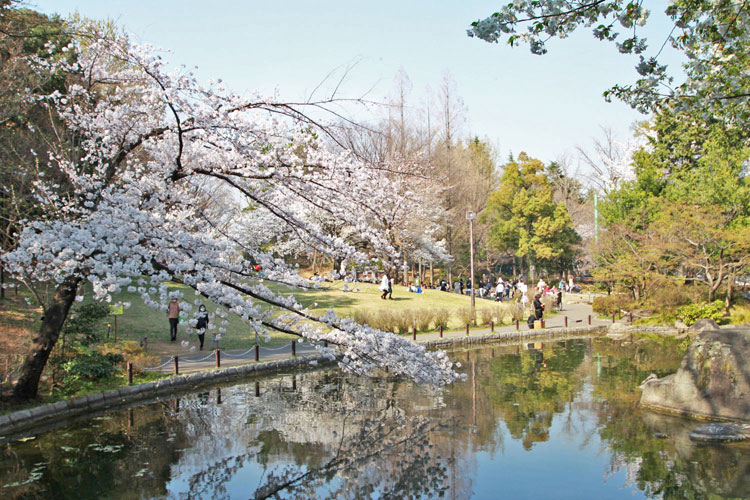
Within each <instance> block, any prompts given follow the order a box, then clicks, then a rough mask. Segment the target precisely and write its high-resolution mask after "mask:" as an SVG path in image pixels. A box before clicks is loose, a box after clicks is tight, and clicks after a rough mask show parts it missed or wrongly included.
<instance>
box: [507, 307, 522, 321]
mask: <svg viewBox="0 0 750 500" xmlns="http://www.w3.org/2000/svg"><path fill="white" fill-rule="evenodd" d="M509 313H510V317H511V319H512V320H513V321H524V320H525V318H524V317H523V316H524V314H523V304H521V303H520V302H513V303H512V304H511V305H510V307H509Z"/></svg>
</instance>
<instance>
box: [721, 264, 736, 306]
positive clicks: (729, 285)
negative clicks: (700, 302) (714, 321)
mask: <svg viewBox="0 0 750 500" xmlns="http://www.w3.org/2000/svg"><path fill="white" fill-rule="evenodd" d="M735 274H736V273H735V272H730V273H729V281H727V299H726V302H725V305H724V309H725V310H726V312H727V314H729V308H730V307H731V306H732V291H733V288H734V277H735Z"/></svg>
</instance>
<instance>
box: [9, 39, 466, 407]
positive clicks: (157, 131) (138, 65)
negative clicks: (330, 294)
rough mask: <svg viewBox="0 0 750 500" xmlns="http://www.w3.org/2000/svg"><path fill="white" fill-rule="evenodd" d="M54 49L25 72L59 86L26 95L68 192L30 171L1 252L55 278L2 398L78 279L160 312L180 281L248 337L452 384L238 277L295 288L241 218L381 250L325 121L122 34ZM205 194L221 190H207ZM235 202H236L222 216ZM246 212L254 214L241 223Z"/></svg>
mask: <svg viewBox="0 0 750 500" xmlns="http://www.w3.org/2000/svg"><path fill="white" fill-rule="evenodd" d="M50 49H52V47H50ZM62 50H63V51H74V53H75V56H76V57H74V58H68V59H67V60H66V61H59V60H58V61H57V62H55V61H51V60H45V59H43V58H39V59H38V60H37V61H36V63H37V68H38V71H40V72H45V71H46V72H58V73H59V72H63V73H64V74H66V75H68V79H67V88H66V92H65V93H60V92H53V93H51V94H47V95H38V96H31V95H30V96H27V98H28V99H35V100H37V101H39V102H40V103H43V104H44V105H46V106H48V107H49V110H50V112H52V113H55V114H57V115H59V117H60V118H61V119H62V120H63V121H64V123H65V124H66V126H67V128H68V130H69V131H70V133H71V135H72V137H73V140H72V141H64V140H60V141H59V142H58V143H57V144H52V146H51V147H50V149H49V151H47V152H45V153H44V154H45V156H47V157H48V158H49V162H50V164H51V165H54V167H55V168H56V169H58V170H59V172H60V173H61V174H62V175H63V177H64V182H65V183H66V184H67V186H66V189H64V190H61V189H60V185H59V183H53V182H51V181H45V179H44V178H42V179H41V180H40V181H39V182H37V183H36V185H35V194H36V196H37V201H38V203H39V205H40V207H41V208H43V213H44V214H45V216H44V217H39V218H36V219H33V220H28V221H26V223H25V224H24V228H23V231H22V232H21V234H20V237H19V240H18V243H17V247H16V248H14V249H2V253H1V254H0V255H2V260H3V262H4V263H5V265H6V266H7V269H8V270H9V271H10V272H12V273H13V274H14V275H15V276H16V277H17V278H18V279H20V280H22V281H23V282H24V283H26V284H27V285H29V287H30V288H31V289H32V290H33V289H34V285H35V284H38V283H54V284H55V286H56V288H55V292H54V294H53V295H52V296H51V297H50V298H49V299H46V298H44V297H42V296H41V295H39V296H38V299H39V302H40V303H41V304H42V307H43V311H44V318H43V321H42V324H41V327H40V330H39V334H38V336H37V337H36V338H35V339H34V340H33V342H32V345H31V348H30V352H29V355H28V356H27V358H26V360H25V363H24V365H23V368H22V371H21V375H20V378H19V380H18V382H17V384H16V385H15V387H14V390H13V393H14V396H15V397H16V398H19V399H28V398H32V397H34V396H35V395H36V391H37V386H38V383H39V379H40V376H41V373H42V371H43V369H44V366H45V363H46V361H47V358H48V356H49V354H50V351H51V350H52V348H53V347H54V345H55V343H56V341H57V339H58V336H59V334H60V330H61V328H62V325H63V323H64V322H65V319H66V317H67V314H68V311H69V309H70V307H71V305H72V304H73V303H74V301H75V300H81V299H82V296H81V291H80V290H81V286H82V285H83V284H84V283H86V288H87V289H90V290H92V294H93V298H94V299H96V300H104V301H109V300H111V296H112V294H115V293H117V292H120V291H122V290H124V289H128V290H129V291H131V292H138V293H140V296H141V298H142V300H143V301H144V302H145V303H146V304H147V305H149V306H151V307H153V308H156V309H162V310H164V309H165V307H166V302H167V300H168V293H167V287H166V284H165V282H167V281H176V282H180V283H184V284H185V285H188V286H190V287H192V288H194V289H195V290H196V291H197V292H199V293H200V294H202V295H203V296H204V297H206V298H207V299H209V300H211V301H212V302H213V303H215V304H217V305H221V306H224V307H226V308H228V309H229V311H230V312H232V313H234V314H236V315H238V316H240V317H241V318H243V319H244V320H245V321H247V322H250V323H252V324H253V325H254V326H255V327H256V328H258V329H260V330H267V329H275V330H278V331H281V332H286V333H289V334H293V335H297V336H300V337H304V338H305V339H309V340H312V341H320V340H325V341H327V342H328V343H329V344H332V345H333V346H335V347H336V349H335V350H334V349H333V348H320V350H321V352H322V353H323V354H325V355H326V356H328V357H329V358H331V359H336V360H338V362H339V364H340V365H341V366H342V367H343V368H345V369H347V370H350V371H352V372H356V373H360V374H369V373H372V372H373V371H374V370H377V369H386V370H388V371H389V372H391V373H393V374H396V375H404V376H407V377H410V378H412V379H414V380H417V381H420V382H425V383H430V384H436V385H444V384H448V383H450V382H452V381H453V380H455V379H456V378H457V377H459V374H458V373H457V372H456V371H455V369H454V366H453V364H452V363H451V362H450V361H449V360H448V358H447V356H446V355H445V353H443V352H427V351H426V350H425V349H424V348H423V347H421V346H418V345H416V344H414V343H411V342H409V341H408V340H405V339H402V338H400V337H397V336H395V335H392V334H388V333H384V332H380V331H377V330H374V329H372V328H369V327H367V326H362V325H358V324H356V323H354V322H353V321H352V320H349V319H339V318H338V317H336V315H335V314H334V313H333V311H329V312H328V313H327V314H325V315H324V316H323V317H316V316H314V315H312V314H310V313H309V312H308V311H306V310H304V309H303V308H302V307H301V306H300V305H299V304H298V303H297V301H296V300H295V298H294V297H293V296H292V295H286V296H284V295H281V294H278V293H276V292H274V291H273V290H271V289H270V288H269V287H268V286H266V284H265V283H264V282H262V281H260V280H257V277H256V276H253V274H252V273H251V272H250V271H249V264H260V265H261V266H262V267H263V268H264V271H265V276H266V277H267V278H268V279H271V280H275V281H279V282H282V283H287V284H290V285H296V286H302V285H304V282H303V281H302V280H301V279H300V278H299V276H297V274H296V273H295V272H294V269H292V268H291V267H290V266H288V265H286V264H285V263H284V262H283V261H282V260H280V259H278V258H275V257H274V255H272V254H269V253H267V252H265V251H263V250H262V249H261V246H260V245H258V244H256V243H257V242H256V241H252V240H249V239H248V238H246V237H245V234H246V231H247V230H248V225H249V227H251V228H253V229H254V231H255V232H256V233H257V232H259V231H260V230H262V229H261V228H266V229H268V230H270V231H274V230H276V228H283V229H284V230H285V231H290V232H292V233H294V234H295V235H297V237H298V238H299V239H300V240H304V241H305V242H306V243H307V244H308V245H309V246H311V247H314V248H317V249H318V250H320V251H323V252H326V253H329V254H332V255H338V256H340V257H345V258H348V259H365V258H366V256H364V255H360V254H358V252H356V251H355V250H354V249H353V248H352V247H351V245H349V244H348V243H347V242H346V241H344V240H343V239H342V238H338V237H334V236H331V235H328V234H326V233H325V232H324V231H321V228H320V227H319V226H318V225H316V224H315V223H314V222H313V221H312V220H311V219H310V218H309V217H307V214H308V213H309V212H310V211H311V210H313V209H314V210H319V211H323V212H325V213H327V214H329V215H330V216H332V217H335V218H338V219H340V220H342V221H344V222H345V223H346V224H347V225H349V226H351V227H352V228H356V230H357V231H358V232H359V233H360V234H361V235H362V237H364V238H367V239H368V240H370V241H372V242H373V245H374V246H375V247H376V248H382V249H385V250H387V249H388V246H389V245H388V243H387V241H384V240H383V238H382V235H380V234H378V232H377V231H375V230H373V228H372V226H371V225H370V224H369V220H368V217H367V216H366V215H365V214H367V213H368V212H371V211H372V207H373V206H378V205H379V204H380V203H381V202H382V196H381V194H380V193H381V192H386V191H387V190H386V189H377V188H373V186H375V187H380V186H387V176H383V175H381V171H380V169H379V168H378V167H376V166H372V165H368V164H366V163H363V162H362V161H360V160H359V159H357V158H356V157H355V156H353V155H352V154H350V153H349V152H347V151H346V150H344V149H343V148H339V149H333V148H330V147H326V144H324V141H322V140H321V137H323V136H325V134H326V129H325V128H324V127H322V126H321V125H320V122H319V121H318V119H316V118H313V117H311V116H310V115H308V114H306V113H304V112H303V111H302V110H303V109H304V108H303V107H302V106H296V105H294V104H289V103H280V102H276V101H273V100H268V99H263V98H261V97H260V96H253V97H251V98H246V97H240V96H237V95H235V94H232V93H230V92H227V91H225V90H224V89H223V88H222V87H221V82H220V81H216V82H209V84H208V85H202V84H200V83H199V82H198V81H197V80H196V78H195V77H194V76H193V75H192V74H191V73H190V72H187V71H185V70H180V71H170V70H169V69H168V67H167V65H166V63H165V61H164V60H163V59H162V58H161V56H160V55H158V54H157V53H156V52H155V51H153V50H152V49H150V48H149V47H143V46H137V45H135V44H133V43H131V42H130V41H129V40H128V39H125V38H121V37H105V36H102V35H98V36H97V35H96V34H92V35H91V36H88V37H86V38H85V40H84V42H81V40H80V39H79V41H78V43H76V44H73V45H71V46H69V47H64V48H63V49H62ZM70 60H73V61H74V62H69V61H70ZM326 104H327V103H325V102H319V103H314V105H313V106H314V107H315V108H317V109H324V108H325V107H326ZM216 189H222V190H225V192H226V193H229V196H213V197H212V196H211V192H212V191H213V190H216ZM237 200H239V201H237ZM243 204H244V205H246V206H247V207H250V210H238V209H237V208H238V206H239V207H241V206H242V205H243ZM261 212H262V214H263V215H262V216H260V217H255V219H254V220H253V218H250V217H243V215H245V214H246V213H255V215H257V214H260V213H261ZM258 224H263V226H259V225H258ZM269 305H270V306H272V307H268V306H269ZM182 306H183V308H184V309H188V310H190V309H191V305H190V304H188V303H184V302H183V304H182ZM278 311H282V312H284V314H282V315H279V314H278Z"/></svg>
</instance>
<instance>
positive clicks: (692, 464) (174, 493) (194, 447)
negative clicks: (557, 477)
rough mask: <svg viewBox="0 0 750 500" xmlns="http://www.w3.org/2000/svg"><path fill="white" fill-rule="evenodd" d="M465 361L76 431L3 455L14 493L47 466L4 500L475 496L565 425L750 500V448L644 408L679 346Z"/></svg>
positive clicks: (692, 493)
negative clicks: (648, 385)
mask: <svg viewBox="0 0 750 500" xmlns="http://www.w3.org/2000/svg"><path fill="white" fill-rule="evenodd" d="M453 356H454V357H455V358H456V359H457V360H458V361H460V362H461V363H462V365H463V368H462V370H463V371H464V372H465V373H466V374H467V379H466V380H465V381H463V382H460V383H456V384H454V385H453V386H451V387H450V388H449V389H448V390H447V391H445V392H435V391H433V390H431V389H429V388H427V387H421V386H416V385H414V384H411V383H405V382H401V381H397V380H396V381H394V380H392V379H377V378H375V379H359V378H355V377H348V376H343V375H341V374H340V373H338V372H337V371H335V370H329V371H321V372H317V373H312V374H304V375H297V376H296V377H295V376H291V375H289V376H280V377H275V378H273V379H264V380H259V381H257V382H250V383H247V384H244V385H235V386H232V387H226V388H221V389H217V388H211V389H210V390H205V391H203V392H200V393H198V394H195V395H190V396H186V397H183V398H181V399H180V400H179V402H178V401H176V400H173V401H168V402H162V403H155V404H152V405H149V406H144V407H139V408H134V409H132V410H126V411H122V412H116V413H112V414H110V415H107V416H105V417H102V418H97V419H94V420H92V421H90V422H88V423H86V424H74V425H72V426H70V427H68V428H66V429H64V430H60V431H56V432H52V433H48V434H44V435H41V436H39V437H37V438H36V439H34V440H31V441H28V442H25V443H12V444H10V445H7V446H6V447H4V448H3V449H2V451H0V461H1V462H2V463H1V464H0V466H1V467H0V476H2V478H3V481H2V483H3V484H8V483H14V482H22V481H24V480H26V479H27V478H29V477H32V478H34V477H35V476H34V472H35V471H36V468H37V467H41V468H42V469H41V476H40V477H38V479H37V480H36V481H35V482H31V483H29V484H26V485H22V486H17V487H14V488H8V489H2V490H0V493H1V494H2V495H3V498H5V497H6V496H8V497H10V498H39V497H59V498H70V497H73V498H81V499H83V498H89V497H94V498H102V497H106V498H152V497H180V496H187V497H190V498H230V497H232V498H234V497H241V498H247V497H252V496H253V495H255V496H256V497H258V498H267V497H270V498H273V496H272V495H273V494H274V492H278V496H279V497H281V498H326V497H327V498H343V499H347V498H352V499H353V498H409V497H418V496H420V495H421V496H423V497H436V496H438V495H439V494H440V493H445V495H446V496H447V497H448V498H461V499H464V498H469V497H471V496H472V494H473V490H474V489H475V488H474V481H475V478H476V477H477V475H476V468H477V466H478V464H477V462H476V460H477V458H476V456H477V451H478V450H481V451H486V452H487V453H489V454H492V455H495V454H496V453H498V452H500V453H502V452H503V447H504V446H507V445H508V444H507V443H504V442H503V438H504V437H505V439H506V440H507V439H508V437H507V436H508V435H510V436H511V437H512V438H513V439H514V440H517V441H518V442H520V443H521V444H522V445H523V446H524V447H525V448H526V449H527V450H530V449H533V448H534V446H533V445H534V443H535V442H539V441H544V440H547V439H549V435H550V429H551V426H552V422H553V420H554V419H562V421H561V424H562V425H561V426H559V427H558V426H556V427H555V428H556V429H558V428H559V429H561V431H562V432H563V433H566V434H568V435H569V436H571V437H574V436H579V437H581V439H582V444H581V442H580V441H579V445H580V446H581V448H583V447H585V446H586V445H587V444H588V443H589V441H587V440H588V439H590V438H591V436H593V438H594V439H595V438H596V436H597V435H598V436H599V437H600V438H601V440H602V442H603V443H605V444H606V445H607V446H608V451H607V453H610V454H611V456H612V458H611V464H610V470H609V471H607V472H605V475H607V474H610V473H611V474H614V473H615V472H618V471H625V473H626V476H627V478H628V479H627V481H628V484H630V485H633V486H634V487H638V488H640V489H641V490H643V491H644V492H646V494H647V495H649V496H661V497H664V498H705V497H706V496H709V495H710V494H718V495H721V496H724V497H739V498H742V497H744V498H750V485H748V482H750V453H748V450H747V449H742V448H737V447H721V448H717V447H696V446H694V445H693V444H692V443H691V442H690V441H689V439H687V433H688V432H689V430H691V429H692V427H691V426H689V425H687V424H685V423H682V424H681V423H680V422H684V421H683V420H681V419H666V420H665V418H666V417H657V416H654V415H653V414H650V413H645V414H643V415H641V412H640V409H639V408H638V405H637V402H638V397H639V395H640V394H639V391H638V390H637V389H636V387H637V385H638V384H639V383H640V382H641V380H643V379H644V378H645V377H646V376H647V375H648V374H649V373H651V372H652V371H656V372H658V373H659V374H660V375H661V374H664V373H665V372H667V371H670V370H674V369H675V368H676V367H677V366H678V365H679V362H680V358H681V353H679V352H678V351H677V349H676V348H675V347H674V345H672V344H668V343H661V344H652V343H647V342H637V341H636V342H630V341H621V342H611V341H609V340H607V339H594V340H592V341H587V340H569V341H554V342H549V343H548V342H544V343H543V344H539V343H537V344H527V345H520V346H515V345H513V346H499V345H495V346H490V347H486V348H481V349H473V350H459V351H457V352H454V353H453ZM219 391H221V392H220V393H219ZM428 419H429V420H428ZM502 422H505V425H506V427H507V432H508V434H506V432H505V429H503V428H502ZM654 435H657V436H666V438H665V439H657V438H655V437H654ZM536 449H538V448H536ZM39 464H41V465H39ZM1 485H2V484H0V486H1ZM269 495H270V496H269Z"/></svg>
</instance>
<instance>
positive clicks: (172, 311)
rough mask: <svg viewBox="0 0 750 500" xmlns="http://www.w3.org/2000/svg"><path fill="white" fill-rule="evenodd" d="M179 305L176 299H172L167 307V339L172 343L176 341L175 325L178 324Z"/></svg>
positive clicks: (180, 309)
mask: <svg viewBox="0 0 750 500" xmlns="http://www.w3.org/2000/svg"><path fill="white" fill-rule="evenodd" d="M180 311H182V308H181V307H180V303H179V302H178V300H177V297H173V298H172V300H170V301H169V304H168V305H167V317H168V318H169V339H170V340H171V341H172V342H174V341H175V340H177V323H179V322H180Z"/></svg>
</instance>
